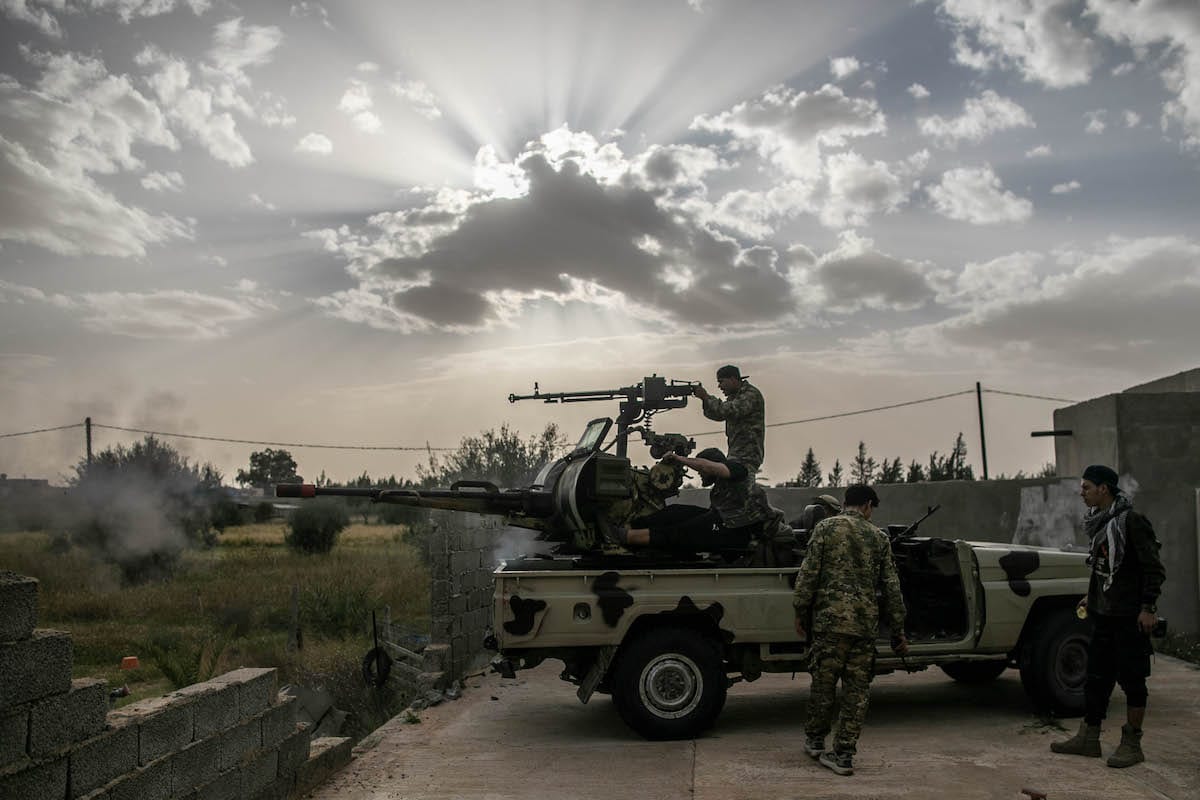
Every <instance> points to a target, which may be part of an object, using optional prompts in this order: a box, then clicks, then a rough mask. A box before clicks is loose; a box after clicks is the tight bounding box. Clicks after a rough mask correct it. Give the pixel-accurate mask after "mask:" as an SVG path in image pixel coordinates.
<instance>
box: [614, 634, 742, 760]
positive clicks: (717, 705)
mask: <svg viewBox="0 0 1200 800" xmlns="http://www.w3.org/2000/svg"><path fill="white" fill-rule="evenodd" d="M726 687H727V681H726V679H725V670H724V666H723V664H722V662H721V653H720V649H719V647H718V645H717V644H716V643H715V642H713V641H712V640H710V639H707V638H705V637H704V636H703V635H702V634H700V633H697V632H696V631H692V630H687V629H684V628H665V629H662V628H660V629H657V630H654V631H649V632H647V633H645V634H643V635H642V636H640V637H638V638H637V639H635V640H634V641H632V642H630V643H629V645H628V646H627V648H626V649H625V651H624V652H623V653H622V654H621V657H620V660H619V661H618V662H617V664H616V666H615V669H614V675H613V680H612V690H613V703H614V704H615V705H616V707H617V712H618V713H620V715H621V719H623V720H625V724H626V725H628V726H629V727H631V728H633V729H634V730H635V731H637V732H638V733H640V734H641V735H642V736H645V737H646V738H647V739H690V738H692V737H694V736H696V735H698V734H700V733H701V732H703V731H704V730H706V729H707V728H709V727H710V726H711V725H712V724H713V722H714V721H715V720H716V718H717V714H719V713H720V711H721V708H722V707H723V706H724V705H725V690H726Z"/></svg>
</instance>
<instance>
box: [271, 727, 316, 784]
mask: <svg viewBox="0 0 1200 800" xmlns="http://www.w3.org/2000/svg"><path fill="white" fill-rule="evenodd" d="M310 730H311V729H310V728H309V726H308V724H307V723H304V722H298V723H296V727H295V730H294V732H293V733H291V734H290V735H289V736H287V737H286V738H284V740H283V741H282V742H280V743H279V772H278V774H279V777H281V778H284V777H286V778H291V777H293V776H294V775H295V774H296V770H298V769H300V765H301V764H303V763H304V762H305V761H307V760H308V753H309V745H310V743H311V741H312V737H311V736H310V733H309V731H310Z"/></svg>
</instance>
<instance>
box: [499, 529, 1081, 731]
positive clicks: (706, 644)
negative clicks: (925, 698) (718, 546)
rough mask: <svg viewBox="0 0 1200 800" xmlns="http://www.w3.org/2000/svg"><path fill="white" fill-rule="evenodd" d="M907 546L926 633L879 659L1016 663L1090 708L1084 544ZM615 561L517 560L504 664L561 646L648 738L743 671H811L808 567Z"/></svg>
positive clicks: (719, 697) (694, 712)
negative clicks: (802, 586) (1081, 612)
mask: <svg viewBox="0 0 1200 800" xmlns="http://www.w3.org/2000/svg"><path fill="white" fill-rule="evenodd" d="M892 552H893V554H894V556H895V560H896V566H897V568H898V570H899V573H900V581H901V587H902V590H903V593H904V598H905V604H906V607H907V619H906V623H905V628H906V633H907V635H908V637H909V641H910V644H911V647H910V650H909V652H908V655H907V656H906V657H904V658H900V657H898V656H896V655H895V654H893V653H892V651H891V648H890V644H889V643H890V632H889V631H887V630H886V629H885V628H884V629H881V630H880V633H879V638H878V640H877V646H876V649H877V652H878V657H877V661H876V670H877V672H878V673H886V672H891V671H894V670H897V669H907V670H919V669H925V668H928V667H930V666H937V667H938V668H940V669H941V670H943V671H944V672H945V673H946V674H947V675H948V676H949V677H950V678H952V679H954V680H956V681H959V682H962V683H967V684H982V683H986V682H988V681H991V680H994V679H995V678H997V677H999V676H1000V675H1001V674H1002V673H1003V672H1004V671H1005V670H1006V669H1008V668H1010V667H1013V668H1016V669H1018V670H1019V671H1020V676H1021V682H1022V684H1023V686H1024V688H1025V690H1026V692H1027V693H1028V695H1029V697H1030V699H1031V701H1032V703H1033V705H1034V706H1035V707H1037V708H1040V709H1045V710H1049V711H1052V712H1054V713H1057V714H1060V715H1070V714H1078V713H1080V712H1081V711H1082V708H1083V684H1084V679H1085V676H1086V671H1087V645H1088V638H1089V631H1088V626H1087V625H1086V624H1085V623H1084V622H1083V621H1081V620H1080V619H1078V618H1077V616H1076V613H1075V604H1076V602H1077V601H1078V599H1079V598H1080V597H1081V596H1082V595H1083V594H1085V593H1086V590H1087V582H1088V567H1087V565H1086V564H1085V563H1084V554H1082V553H1078V552H1065V551H1061V550H1056V549H1053V548H1045V547H1028V546H1018V545H1007V544H996V543H988V542H968V541H963V540H954V541H951V540H949V539H941V538H928V537H908V536H900V537H897V538H895V539H894V540H893V544H892ZM609 566H611V565H608V564H602V563H601V564H596V563H589V559H587V558H582V557H570V558H563V557H521V558H517V559H513V560H509V561H506V562H504V563H502V564H501V565H500V566H499V568H497V569H496V570H495V573H494V576H495V595H494V598H495V604H494V617H493V619H494V632H493V634H492V635H491V636H489V637H487V640H486V641H485V644H486V645H487V646H489V647H490V648H492V649H494V650H496V651H497V656H496V658H495V659H494V660H493V663H494V664H495V665H496V667H497V669H499V670H500V671H501V672H504V673H507V674H512V671H514V670H517V669H529V668H531V667H534V666H537V665H538V664H540V663H541V662H542V661H544V660H545V659H548V658H549V659H558V660H560V661H562V662H563V664H564V669H563V671H562V678H563V679H564V680H568V681H570V682H572V683H574V684H577V685H578V687H579V688H578V696H579V699H580V700H581V701H583V702H584V703H586V702H587V701H588V700H589V698H590V697H591V696H592V695H593V693H595V692H601V693H608V694H611V695H612V698H613V703H614V705H615V706H616V708H617V710H618V712H619V713H620V715H621V717H622V719H624V721H625V722H626V723H627V724H628V725H629V727H631V728H632V729H633V730H634V731H636V732H637V733H639V734H641V735H642V736H644V737H646V738H648V739H678V738H690V737H693V736H696V735H697V734H699V733H701V732H702V731H704V730H705V729H707V728H709V727H710V726H712V725H713V724H714V723H715V722H716V720H717V718H718V716H719V715H720V713H721V709H722V707H723V706H724V704H725V698H726V692H727V690H728V689H729V688H730V687H731V686H733V685H735V684H736V683H738V682H740V681H753V680H756V679H758V678H759V677H760V676H761V675H762V673H764V672H794V671H801V672H802V671H806V670H807V667H808V665H807V646H806V643H804V642H801V641H798V640H797V637H796V634H795V631H794V628H793V619H794V615H793V611H792V605H791V599H792V588H793V585H794V583H795V580H796V573H797V571H798V569H799V567H798V566H790V567H754V566H749V567H733V566H714V565H712V564H706V563H703V562H697V563H690V564H667V563H659V564H653V565H643V566H637V565H628V566H623V567H622V568H619V569H613V568H606V567H609Z"/></svg>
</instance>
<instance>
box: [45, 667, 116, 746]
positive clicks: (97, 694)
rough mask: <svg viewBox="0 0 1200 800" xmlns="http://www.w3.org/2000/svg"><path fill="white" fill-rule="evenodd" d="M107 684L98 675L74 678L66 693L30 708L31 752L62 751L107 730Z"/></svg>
mask: <svg viewBox="0 0 1200 800" xmlns="http://www.w3.org/2000/svg"><path fill="white" fill-rule="evenodd" d="M107 686H108V684H107V683H105V682H104V681H102V680H98V679H96V678H80V679H78V680H74V681H71V690H70V691H69V692H67V693H66V694H60V695H53V696H51V697H46V698H43V699H41V700H38V701H37V702H35V703H34V704H33V705H32V706H31V707H30V712H29V713H30V720H29V753H30V755H32V756H33V757H34V758H39V757H41V756H45V755H49V754H50V753H53V752H56V751H58V750H62V749H63V748H64V747H67V746H68V745H71V744H73V743H74V742H78V741H81V740H83V739H87V738H89V737H91V736H95V735H96V734H98V733H100V732H101V731H103V730H104V726H105V717H106V715H107V714H108V697H107V695H106V694H105V688H106V687H107Z"/></svg>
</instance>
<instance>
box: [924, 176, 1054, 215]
mask: <svg viewBox="0 0 1200 800" xmlns="http://www.w3.org/2000/svg"><path fill="white" fill-rule="evenodd" d="M928 192H929V199H930V200H931V201H932V202H933V207H934V209H935V210H936V211H937V212H938V213H939V214H942V215H943V216H946V217H949V218H950V219H955V220H959V221H961V222H969V223H971V224H972V225H995V224H999V223H1003V222H1024V221H1025V220H1027V219H1029V218H1030V217H1031V216H1032V215H1033V203H1031V202H1030V201H1028V200H1026V199H1024V198H1022V197H1017V196H1016V195H1015V194H1013V193H1012V192H1010V191H1007V190H1006V189H1005V188H1004V186H1003V185H1002V184H1001V182H1000V178H999V177H998V176H997V175H996V173H995V172H993V171H992V168H991V166H989V165H985V166H982V167H960V168H957V169H952V170H949V171H947V172H945V173H943V174H942V180H941V183H939V184H938V185H937V186H930V187H929V189H928Z"/></svg>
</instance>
